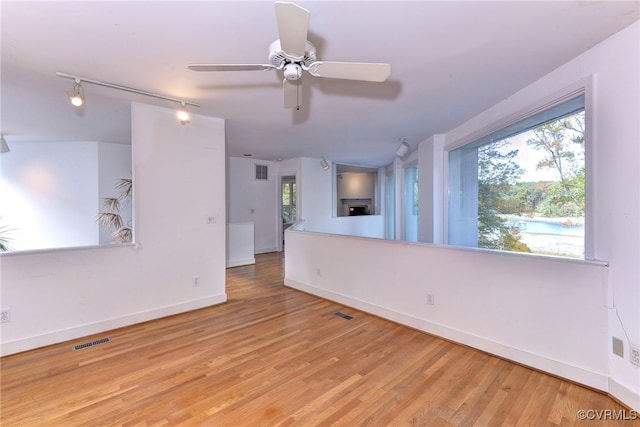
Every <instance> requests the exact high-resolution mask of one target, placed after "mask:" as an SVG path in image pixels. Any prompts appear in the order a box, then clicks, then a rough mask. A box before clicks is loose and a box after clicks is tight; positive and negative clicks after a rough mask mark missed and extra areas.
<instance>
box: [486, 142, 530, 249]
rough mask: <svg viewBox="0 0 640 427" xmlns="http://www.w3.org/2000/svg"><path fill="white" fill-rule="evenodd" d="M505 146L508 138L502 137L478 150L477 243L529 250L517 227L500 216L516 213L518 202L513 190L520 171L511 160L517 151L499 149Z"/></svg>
mask: <svg viewBox="0 0 640 427" xmlns="http://www.w3.org/2000/svg"><path fill="white" fill-rule="evenodd" d="M508 145H509V141H508V140H502V141H497V142H494V143H492V144H487V145H485V146H483V147H480V148H479V149H478V246H479V247H481V248H490V249H502V250H508V251H516V252H531V250H530V249H529V248H528V247H527V245H525V244H524V243H522V241H521V236H520V231H519V230H518V228H517V227H516V226H513V225H509V223H508V221H507V220H506V219H505V218H504V216H503V215H504V214H507V213H513V214H517V213H519V212H520V210H521V209H520V206H521V204H522V202H521V200H520V199H519V198H518V197H517V193H514V191H513V190H514V186H515V184H516V182H517V180H518V179H519V178H520V177H521V176H522V174H523V173H524V171H523V170H522V168H521V167H520V166H519V165H518V164H517V163H516V162H515V161H514V160H513V159H514V158H515V157H516V156H517V155H518V151H517V150H511V151H508V152H506V153H505V152H503V150H502V149H503V148H505V147H507V146H508Z"/></svg>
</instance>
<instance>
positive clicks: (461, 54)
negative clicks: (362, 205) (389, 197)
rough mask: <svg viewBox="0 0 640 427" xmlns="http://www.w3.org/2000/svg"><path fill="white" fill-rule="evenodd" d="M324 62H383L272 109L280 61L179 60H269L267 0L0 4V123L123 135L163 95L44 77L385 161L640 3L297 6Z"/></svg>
mask: <svg viewBox="0 0 640 427" xmlns="http://www.w3.org/2000/svg"><path fill="white" fill-rule="evenodd" d="M297 3H298V4H299V5H301V6H303V7H305V8H306V9H308V10H309V11H310V13H311V20H310V25H309V37H308V39H309V40H310V41H311V42H312V43H314V44H315V46H316V47H317V57H318V59H320V60H327V61H353V62H388V63H390V64H391V67H392V72H391V77H390V78H389V79H388V80H387V81H386V82H383V83H370V82H356V81H348V80H336V79H320V78H316V77H312V76H310V75H308V74H306V75H305V76H304V77H303V105H302V109H301V110H300V111H295V110H287V109H284V108H283V106H282V105H283V95H282V71H253V72H217V73H213V72H211V73H202V72H201V73H198V72H194V71H191V70H188V69H187V64H190V63H206V62H210V63H259V64H260V63H268V60H267V53H268V52H267V49H268V46H269V43H270V42H272V41H273V40H275V39H277V38H278V29H277V26H276V19H275V14H274V6H273V2H272V1H231V2H223V1H195V2H186V1H181V2H178V1H172V2H155V1H141V2H132V1H127V2H120V1H112V2H107V1H104V2H85V1H83V2H75V1H65V2H55V1H53V2H51V1H49V2H25V1H16V2H12V1H5V0H3V1H2V3H1V6H0V7H1V9H0V13H1V20H2V27H1V28H2V29H1V31H2V34H1V35H2V64H1V66H2V68H1V71H2V74H1V83H2V93H1V96H2V102H1V107H2V110H1V111H0V113H1V119H2V122H1V127H2V128H1V131H2V132H3V133H4V134H5V136H6V139H7V140H8V141H9V143H10V144H11V143H19V141H20V140H21V139H34V138H35V139H51V140H54V139H55V140H59V139H71V140H97V141H112V142H129V141H130V123H129V116H130V113H129V103H130V102H131V101H138V102H145V103H149V104H154V105H159V106H165V107H172V108H173V107H175V106H176V105H175V104H172V103H171V102H168V101H163V100H159V99H155V98H149V97H145V96H142V95H136V94H132V93H128V92H121V91H117V90H114V89H108V88H103V87H99V86H92V85H87V84H85V85H84V91H85V96H86V103H85V106H84V107H83V109H82V110H80V111H76V110H74V109H73V108H72V107H71V106H70V104H69V103H68V101H67V99H66V96H67V92H68V91H70V90H71V86H72V81H71V80H67V79H62V78H59V77H56V76H55V73H56V71H60V72H64V73H68V74H73V75H77V76H81V77H86V78H90V79H95V80H101V81H106V82H111V83H116V84H119V85H124V86H129V87H134V88H137V89H142V90H145V91H151V92H156V93H159V94H162V95H166V96H170V97H175V98H180V99H183V98H184V99H186V100H188V101H191V102H196V103H199V104H201V107H199V108H195V107H194V108H190V110H191V111H192V112H193V113H198V114H203V115H208V116H215V117H221V118H224V119H226V126H227V149H228V153H229V155H231V156H242V155H243V154H252V155H253V157H255V158H259V159H265V160H278V159H287V158H294V157H301V156H307V157H322V156H324V157H326V158H327V159H329V160H333V161H338V162H344V163H352V164H360V165H364V166H375V167H379V166H384V165H387V164H389V163H390V162H391V161H392V159H393V158H394V156H395V150H396V148H397V146H398V145H399V139H400V138H406V139H407V142H409V143H410V144H411V146H412V148H415V146H416V144H417V143H419V142H420V141H422V140H424V139H425V138H427V137H429V136H430V135H433V134H435V133H443V132H446V131H448V130H450V129H452V128H453V127H455V126H457V125H459V124H460V123H462V122H463V121H465V120H467V119H469V118H471V117H472V116H474V115H476V114H478V113H479V112H481V111H483V110H484V109H486V108H488V107H490V106H491V105H494V104H495V103H497V102H499V101H501V100H502V99H504V98H506V97H508V96H509V95H511V94H513V93H514V92H516V91H517V90H518V89H520V88H522V87H524V86H526V85H527V84H529V83H531V82H533V81H535V80H536V79H538V78H540V77H541V76H543V75H545V74H546V73H548V72H550V71H552V70H553V69H555V68H556V67H558V66H560V65H562V64H563V63H565V62H567V61H568V60H570V59H572V58H574V57H576V56H577V55H579V54H580V53H582V52H584V51H585V50H587V49H589V48H590V47H592V46H594V45H595V44H597V43H598V42H600V41H601V40H604V39H605V38H607V37H609V36H610V35H612V34H614V33H616V32H618V31H620V30H621V29H623V28H625V27H626V26H628V25H630V24H631V23H633V22H634V21H637V20H638V19H639V17H640V3H639V2H638V1H622V2H613V1H507V2H499V1H469V2H462V1H408V2H402V1H374V2H366V1H299V2H297Z"/></svg>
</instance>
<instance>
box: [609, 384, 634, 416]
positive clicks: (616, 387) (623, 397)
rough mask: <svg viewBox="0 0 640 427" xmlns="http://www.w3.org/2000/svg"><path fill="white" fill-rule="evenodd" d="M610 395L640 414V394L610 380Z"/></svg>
mask: <svg viewBox="0 0 640 427" xmlns="http://www.w3.org/2000/svg"><path fill="white" fill-rule="evenodd" d="M609 395H610V396H612V397H613V398H615V399H617V400H618V401H620V402H622V403H624V404H625V405H627V406H628V407H629V408H631V409H633V410H634V411H637V412H640V394H637V393H634V392H633V391H632V390H630V389H628V388H627V387H626V386H624V385H622V384H620V383H619V382H617V381H615V380H612V379H609ZM639 416H640V415H639Z"/></svg>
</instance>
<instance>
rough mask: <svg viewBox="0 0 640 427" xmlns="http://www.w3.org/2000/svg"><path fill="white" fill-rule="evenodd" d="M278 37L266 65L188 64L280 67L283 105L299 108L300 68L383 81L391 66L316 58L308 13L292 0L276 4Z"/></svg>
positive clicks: (209, 68) (325, 74) (201, 68)
mask: <svg viewBox="0 0 640 427" xmlns="http://www.w3.org/2000/svg"><path fill="white" fill-rule="evenodd" d="M275 12H276V20H277V24H278V34H279V36H280V38H279V39H278V40H275V41H273V42H271V44H270V45H269V56H268V58H269V64H190V65H189V66H188V68H189V69H190V70H193V71H262V70H272V69H275V70H283V75H284V79H283V81H282V85H283V92H284V107H285V108H295V109H298V110H299V109H300V106H301V104H302V99H301V91H300V83H301V81H302V74H303V71H306V72H308V73H309V74H311V75H312V76H314V77H321V78H330V79H346V80H359V81H368V82H383V81H385V80H386V79H387V78H388V77H389V76H390V75H391V65H390V64H385V63H367V62H331V61H318V60H317V58H316V48H315V46H314V45H313V44H312V43H311V42H310V41H309V40H307V34H308V32H309V19H310V13H309V11H308V10H307V9H305V8H303V7H301V6H298V5H297V4H295V3H291V2H282V1H278V2H276V3H275Z"/></svg>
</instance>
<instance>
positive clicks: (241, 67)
mask: <svg viewBox="0 0 640 427" xmlns="http://www.w3.org/2000/svg"><path fill="white" fill-rule="evenodd" d="M188 68H189V69H190V70H193V71H262V70H271V69H275V68H276V67H274V66H273V65H270V64H189V66H188Z"/></svg>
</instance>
